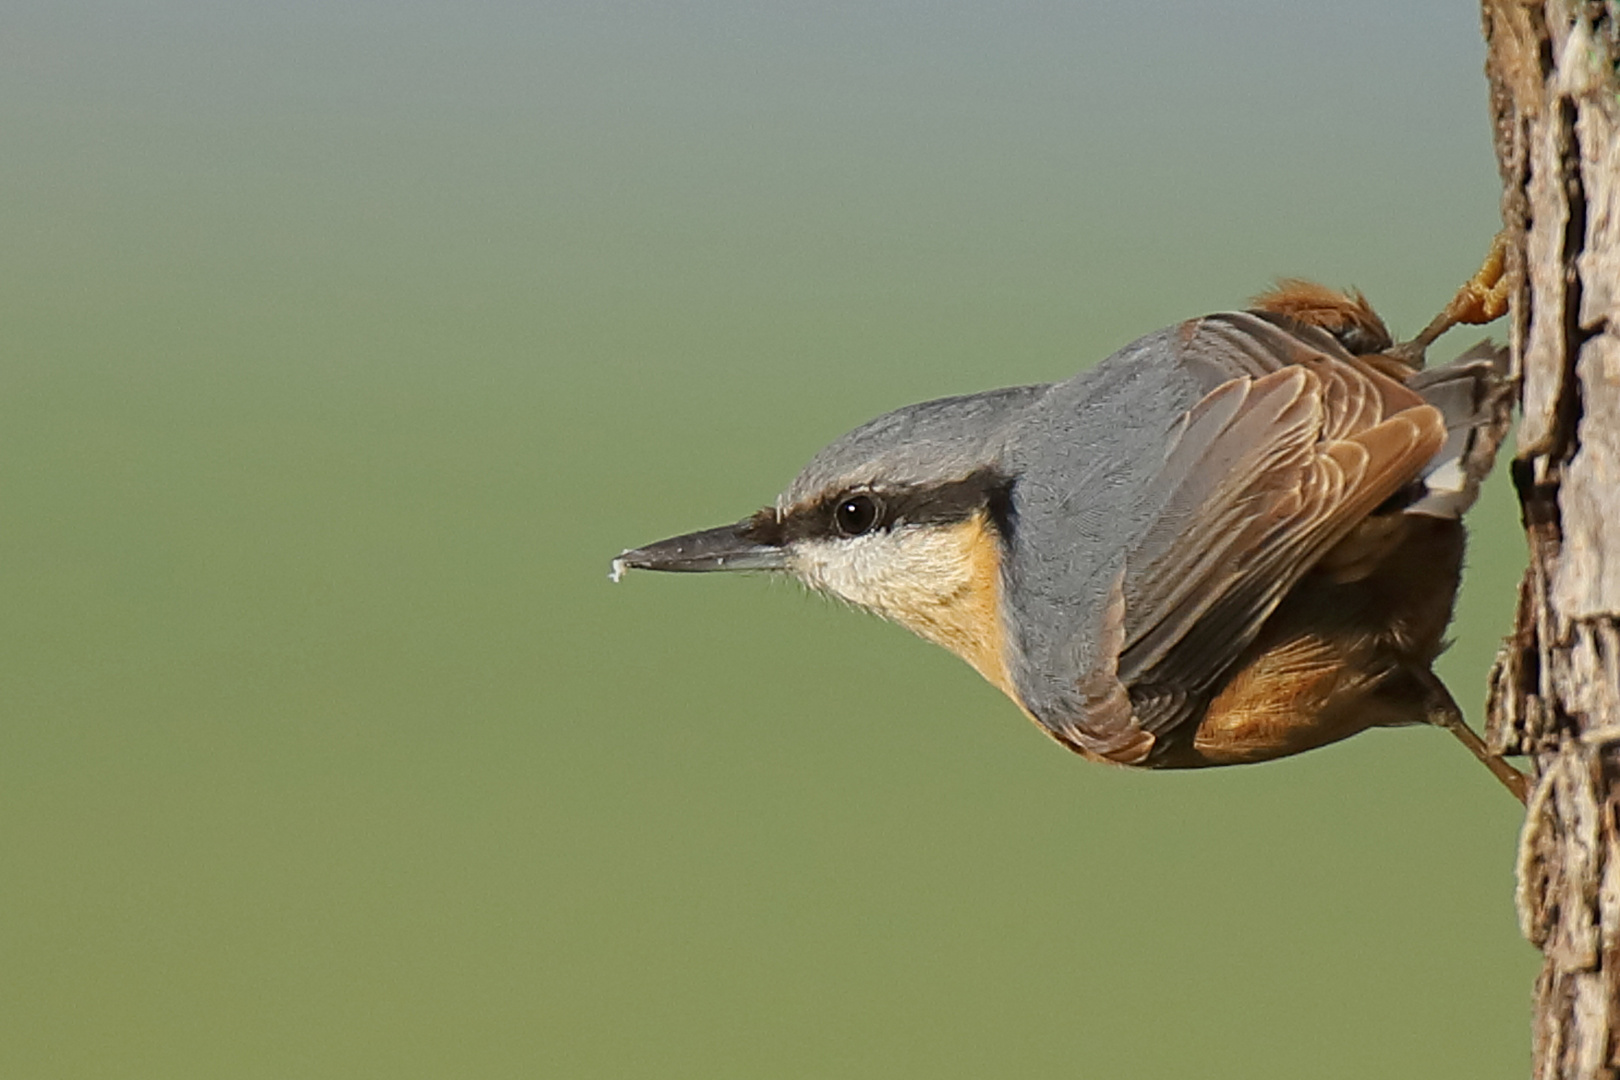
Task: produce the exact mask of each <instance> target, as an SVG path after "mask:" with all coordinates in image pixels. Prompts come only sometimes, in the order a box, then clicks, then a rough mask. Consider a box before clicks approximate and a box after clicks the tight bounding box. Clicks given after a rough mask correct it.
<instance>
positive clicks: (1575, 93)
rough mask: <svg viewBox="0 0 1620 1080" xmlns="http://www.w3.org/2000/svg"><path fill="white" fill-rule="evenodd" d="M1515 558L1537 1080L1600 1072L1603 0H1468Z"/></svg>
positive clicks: (1502, 671)
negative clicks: (1527, 769)
mask: <svg viewBox="0 0 1620 1080" xmlns="http://www.w3.org/2000/svg"><path fill="white" fill-rule="evenodd" d="M1483 7H1484V30H1485V38H1486V42H1487V43H1488V46H1489V54H1488V58H1487V60H1486V74H1487V77H1488V79H1489V82H1490V91H1491V113H1492V120H1493V123H1494V128H1495V138H1496V152H1497V159H1498V162H1499V165H1500V167H1501V171H1502V181H1503V193H1502V218H1503V221H1504V224H1505V225H1506V228H1507V232H1508V237H1509V256H1508V272H1509V275H1510V278H1509V280H1510V282H1511V283H1512V289H1513V302H1512V310H1511V322H1512V327H1511V331H1510V333H1511V344H1512V351H1513V361H1514V365H1515V371H1516V372H1518V373H1519V374H1520V375H1521V376H1522V379H1523V382H1522V385H1521V393H1522V399H1521V400H1522V406H1523V413H1524V415H1523V420H1522V422H1521V424H1520V426H1519V431H1518V454H1517V456H1516V457H1515V459H1514V461H1513V463H1512V475H1513V481H1514V484H1515V486H1516V487H1517V489H1518V493H1519V499H1520V502H1521V503H1522V505H1523V511H1524V524H1525V530H1526V532H1527V533H1528V536H1529V543H1530V565H1529V568H1528V569H1527V570H1526V572H1525V576H1524V581H1523V583H1522V584H1521V585H1520V588H1519V608H1518V615H1517V619H1516V625H1515V627H1514V631H1513V635H1512V637H1510V638H1509V639H1508V641H1507V642H1506V643H1505V644H1504V646H1503V649H1502V652H1501V654H1500V655H1499V657H1498V659H1497V664H1496V669H1495V671H1494V672H1493V673H1492V685H1491V703H1490V718H1489V731H1488V737H1489V740H1490V742H1491V744H1492V746H1493V747H1494V748H1496V749H1499V750H1505V751H1507V752H1509V753H1522V754H1526V755H1528V756H1529V758H1530V761H1531V766H1532V772H1533V774H1534V777H1535V781H1534V788H1533V792H1532V795H1531V798H1530V804H1529V808H1528V810H1527V814H1526V818H1525V825H1524V834H1523V836H1522V838H1521V841H1520V851H1519V867H1518V874H1519V883H1518V908H1519V919H1520V924H1521V926H1522V928H1523V930H1524V933H1525V936H1526V937H1528V938H1529V939H1530V941H1531V942H1532V943H1533V944H1535V945H1536V946H1537V947H1538V948H1540V949H1541V950H1542V953H1543V956H1544V962H1543V966H1542V970H1541V974H1540V976H1539V978H1538V979H1537V980H1536V989H1535V1021H1534V1032H1533V1039H1534V1076H1535V1077H1536V1078H1537V1080H1552V1078H1555V1077H1556V1078H1559V1080H1564V1078H1575V1077H1582V1078H1585V1077H1620V1040H1617V1038H1616V1033H1617V1031H1620V786H1617V780H1620V340H1617V337H1616V335H1617V334H1620V308H1617V305H1620V77H1617V75H1616V62H1617V60H1620V0H1608V2H1582V0H1484V5H1483Z"/></svg>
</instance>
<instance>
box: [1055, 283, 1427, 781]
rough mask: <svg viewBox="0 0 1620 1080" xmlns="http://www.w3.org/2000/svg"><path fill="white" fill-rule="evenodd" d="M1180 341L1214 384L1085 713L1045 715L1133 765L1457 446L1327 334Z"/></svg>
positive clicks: (1129, 558) (1162, 474)
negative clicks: (1311, 581)
mask: <svg viewBox="0 0 1620 1080" xmlns="http://www.w3.org/2000/svg"><path fill="white" fill-rule="evenodd" d="M1178 344H1179V348H1180V355H1179V357H1178V359H1180V361H1181V362H1182V363H1184V364H1186V365H1188V367H1189V368H1191V369H1194V370H1197V371H1199V372H1200V373H1201V375H1202V377H1203V378H1204V380H1205V382H1206V385H1207V384H1208V383H1211V382H1213V383H1214V385H1213V387H1212V388H1211V389H1209V390H1208V391H1207V392H1206V393H1205V394H1204V395H1203V396H1202V397H1201V398H1200V399H1198V400H1197V401H1196V402H1195V403H1194V404H1193V405H1192V406H1191V407H1190V408H1188V409H1186V411H1185V412H1184V413H1183V414H1182V415H1181V416H1180V418H1179V419H1178V420H1177V422H1176V423H1175V424H1174V426H1173V429H1172V432H1171V438H1170V442H1169V445H1168V447H1167V449H1166V451H1165V452H1164V457H1163V463H1162V466H1161V467H1160V468H1158V469H1157V471H1156V472H1155V473H1154V474H1153V475H1152V476H1151V478H1150V479H1149V480H1148V482H1149V483H1150V484H1151V485H1153V487H1154V488H1155V490H1154V491H1152V492H1151V493H1150V494H1151V498H1145V500H1144V501H1145V502H1146V503H1148V504H1150V505H1151V506H1152V507H1153V511H1152V513H1151V514H1149V515H1148V517H1147V519H1146V520H1145V521H1144V522H1143V524H1142V527H1141V528H1140V529H1139V530H1138V532H1137V535H1135V536H1134V537H1132V538H1131V539H1130V540H1129V541H1128V542H1127V546H1126V550H1125V553H1124V558H1123V564H1122V567H1121V569H1120V571H1119V575H1118V577H1117V579H1116V581H1115V585H1114V589H1113V594H1114V595H1115V596H1116V597H1117V599H1116V600H1115V601H1113V602H1110V603H1109V604H1107V605H1106V607H1107V609H1108V611H1107V613H1106V617H1105V619H1104V622H1106V623H1108V624H1109V625H1108V626H1107V627H1106V628H1096V627H1095V624H1093V626H1094V629H1093V630H1091V631H1089V633H1090V634H1092V635H1093V636H1092V638H1091V640H1090V641H1089V646H1090V647H1089V648H1088V649H1087V650H1085V653H1086V655H1089V657H1090V663H1089V665H1088V666H1087V668H1086V669H1085V670H1084V671H1083V672H1082V674H1081V677H1080V679H1079V680H1078V687H1077V688H1078V689H1080V690H1081V694H1080V699H1079V700H1078V701H1077V702H1076V703H1075V704H1076V705H1077V706H1078V709H1076V710H1074V711H1075V712H1077V713H1078V715H1065V716H1042V715H1040V713H1039V711H1037V716H1038V718H1040V719H1041V720H1042V722H1043V723H1045V724H1046V725H1047V726H1048V727H1049V728H1051V729H1053V730H1054V733H1056V734H1058V735H1059V736H1060V737H1062V738H1065V739H1067V740H1069V741H1072V742H1074V743H1075V744H1076V745H1078V746H1080V747H1081V748H1082V749H1085V750H1087V751H1089V752H1091V753H1094V754H1098V755H1100V756H1103V757H1108V758H1111V759H1113V760H1116V761H1121V762H1127V763H1141V762H1143V761H1144V760H1146V759H1147V758H1148V757H1149V756H1150V755H1151V753H1152V750H1153V745H1154V743H1155V742H1156V741H1158V740H1159V739H1162V738H1163V737H1164V736H1165V735H1166V734H1167V733H1169V732H1172V731H1174V730H1175V729H1177V728H1178V727H1180V726H1182V725H1185V724H1186V723H1187V722H1188V721H1191V720H1196V718H1197V716H1198V715H1200V714H1201V711H1202V709H1203V707H1204V704H1205V702H1207V700H1208V699H1209V696H1210V695H1211V694H1212V693H1213V692H1214V691H1215V690H1216V689H1218V685H1219V682H1220V680H1221V679H1222V677H1223V676H1224V675H1225V673H1226V671H1227V670H1228V669H1229V668H1230V666H1231V665H1232V663H1233V662H1234V661H1235V660H1236V659H1237V658H1238V656H1239V655H1240V654H1241V653H1242V652H1243V650H1244V649H1245V648H1247V646H1248V645H1249V644H1250V643H1251V642H1252V641H1253V640H1254V639H1255V637H1256V636H1257V635H1258V633H1259V631H1260V627H1261V625H1262V624H1263V623H1264V622H1265V620H1266V619H1267V618H1268V617H1269V616H1270V615H1271V613H1272V612H1273V611H1274V610H1275V609H1276V607H1277V605H1278V604H1279V603H1280V602H1281V601H1282V599H1283V597H1284V596H1286V595H1287V593H1288V592H1289V590H1290V589H1292V588H1293V587H1294V585H1295V584H1296V583H1297V582H1298V581H1299V579H1300V578H1301V577H1302V576H1304V575H1305V574H1306V573H1308V572H1309V570H1310V569H1311V567H1312V566H1313V565H1314V564H1315V563H1316V562H1317V561H1318V560H1319V559H1321V557H1322V556H1323V555H1324V554H1325V553H1326V552H1327V551H1328V550H1329V549H1330V548H1331V547H1332V546H1333V544H1334V543H1336V542H1337V541H1338V540H1340V539H1341V538H1342V537H1343V536H1344V535H1345V534H1346V533H1348V532H1349V531H1350V530H1351V529H1352V528H1354V527H1355V526H1356V525H1357V524H1358V523H1359V522H1360V521H1362V520H1363V519H1364V518H1365V517H1366V516H1367V515H1368V514H1370V513H1372V511H1373V510H1374V509H1376V508H1377V507H1378V505H1379V504H1380V503H1382V502H1383V501H1384V500H1386V499H1387V498H1389V497H1390V496H1391V495H1393V494H1394V493H1395V492H1396V491H1398V490H1399V489H1400V488H1401V487H1402V486H1403V485H1404V484H1406V483H1408V482H1409V481H1410V480H1411V479H1412V478H1414V477H1415V476H1417V475H1418V474H1419V473H1420V472H1421V470H1422V469H1423V467H1424V466H1425V464H1426V463H1427V462H1428V461H1429V459H1430V458H1431V457H1433V455H1434V454H1435V453H1436V452H1437V451H1438V450H1439V449H1440V447H1441V446H1442V444H1443V443H1444V441H1445V426H1444V423H1443V421H1442V418H1441V416H1440V414H1439V412H1438V411H1437V410H1436V409H1434V408H1433V407H1431V406H1429V405H1427V404H1425V403H1424V402H1423V399H1422V398H1421V397H1419V396H1418V395H1417V394H1416V393H1415V392H1413V391H1411V390H1409V389H1408V388H1407V387H1405V386H1404V385H1402V384H1401V383H1400V382H1398V381H1396V380H1395V379H1392V378H1390V377H1388V376H1387V375H1384V374H1382V373H1380V372H1379V371H1378V370H1377V369H1375V368H1373V367H1371V366H1369V365H1367V364H1365V363H1363V362H1360V361H1359V360H1357V359H1356V358H1354V357H1351V356H1350V355H1349V354H1348V353H1345V352H1344V350H1343V349H1342V348H1341V347H1340V346H1339V345H1338V344H1337V342H1334V341H1333V340H1332V339H1331V338H1330V337H1328V336H1327V335H1326V334H1323V333H1320V332H1318V331H1315V330H1310V329H1309V328H1306V329H1302V330H1298V331H1297V332H1293V331H1290V330H1289V329H1287V328H1285V327H1283V326H1279V325H1277V324H1276V323H1274V322H1273V321H1270V320H1268V319H1265V318H1262V317H1259V316H1255V315H1224V316H1214V317H1211V318H1209V319H1204V320H1200V321H1199V322H1197V323H1193V324H1189V325H1188V326H1187V327H1184V328H1183V330H1182V332H1181V334H1180V336H1179V342H1178ZM1098 629H1104V631H1105V632H1103V633H1102V634H1101V635H1098ZM1127 701H1128V702H1129V707H1128V709H1127V707H1126V704H1125V703H1126V702H1127Z"/></svg>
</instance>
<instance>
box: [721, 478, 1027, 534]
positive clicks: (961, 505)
mask: <svg viewBox="0 0 1620 1080" xmlns="http://www.w3.org/2000/svg"><path fill="white" fill-rule="evenodd" d="M1011 486H1012V484H1011V481H1010V480H1009V479H1008V478H1007V477H1006V476H1004V475H1003V474H1001V473H999V472H997V471H996V470H994V469H980V470H978V471H976V472H973V473H969V474H968V475H967V476H964V477H962V478H961V479H959V480H951V481H947V482H945V483H942V484H931V485H926V486H924V485H908V486H902V487H885V486H883V485H873V486H871V487H857V488H846V489H845V490H843V491H839V492H834V493H832V494H830V495H827V496H825V497H823V498H820V499H816V500H815V501H813V502H807V503H801V504H799V505H798V506H795V507H792V508H791V509H789V510H788V511H787V512H786V513H785V514H782V515H780V516H778V515H777V513H776V512H775V511H773V510H769V509H767V510H761V511H760V512H759V513H758V514H755V515H754V520H753V523H752V525H751V526H750V527H749V535H750V536H751V537H752V538H753V539H755V540H757V541H759V542H761V543H770V544H788V543H792V542H793V541H795V540H809V539H818V540H839V539H845V538H847V537H849V536H852V535H863V534H864V533H867V532H871V531H873V530H876V529H880V528H881V529H887V528H893V527H894V526H897V525H950V524H955V523H957V522H962V521H966V520H967V519H968V518H970V517H972V516H973V515H974V514H977V513H980V512H987V513H988V514H989V515H990V518H991V520H992V522H994V523H995V524H996V525H997V526H998V528H1001V530H1002V531H1003V532H1004V533H1005V532H1008V531H1010V530H1009V529H1007V528H1006V525H1010V519H1009V520H1005V521H1004V519H1008V514H1007V513H1006V508H1007V503H1008V494H1009V491H1010V489H1011ZM858 498H868V499H871V500H872V502H873V504H874V509H875V510H876V513H875V514H873V520H872V522H871V523H870V524H867V523H865V522H864V521H856V520H855V517H854V516H850V515H846V520H845V521H844V522H842V523H841V522H840V521H839V512H840V508H841V507H843V506H844V504H846V503H849V502H852V501H854V500H856V499H858ZM863 513H864V512H863ZM856 524H859V525H865V528H863V529H860V530H859V531H852V530H851V529H850V528H849V526H851V525H856Z"/></svg>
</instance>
